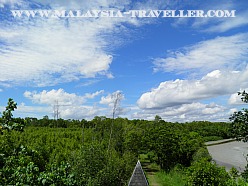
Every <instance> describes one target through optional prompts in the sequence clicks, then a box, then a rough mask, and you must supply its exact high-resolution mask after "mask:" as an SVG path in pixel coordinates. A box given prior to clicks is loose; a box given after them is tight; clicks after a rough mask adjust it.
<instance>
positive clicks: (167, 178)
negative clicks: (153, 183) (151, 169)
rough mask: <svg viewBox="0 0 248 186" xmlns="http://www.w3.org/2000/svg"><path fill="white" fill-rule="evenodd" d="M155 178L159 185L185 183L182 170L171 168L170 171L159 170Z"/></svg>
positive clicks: (181, 185)
mask: <svg viewBox="0 0 248 186" xmlns="http://www.w3.org/2000/svg"><path fill="white" fill-rule="evenodd" d="M155 178H156V180H157V182H158V183H160V185H161V186H183V185H185V184H186V175H185V173H184V171H183V170H180V169H173V170H171V171H170V172H164V171H159V172H157V173H156V174H155Z"/></svg>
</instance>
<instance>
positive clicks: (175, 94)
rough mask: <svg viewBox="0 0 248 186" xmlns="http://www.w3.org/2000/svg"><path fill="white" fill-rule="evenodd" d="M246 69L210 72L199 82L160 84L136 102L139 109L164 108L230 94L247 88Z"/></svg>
mask: <svg viewBox="0 0 248 186" xmlns="http://www.w3.org/2000/svg"><path fill="white" fill-rule="evenodd" d="M247 79H248V69H246V70H244V71H239V72H238V71H231V72H229V71H222V72H221V71H219V70H216V71H212V72H211V73H208V74H207V75H206V76H204V77H202V78H201V79H200V80H179V79H177V80H175V81H165V82H162V83H160V85H159V86H158V87H157V88H154V89H152V90H151V91H150V92H146V93H144V94H143V95H141V97H140V98H139V100H138V101H137V104H138V106H139V107H140V108H141V109H156V108H166V107H171V106H175V105H181V104H185V103H191V102H194V101H197V100H203V99H208V98H214V97H218V96H221V95H226V94H231V93H233V92H234V91H235V90H239V89H242V88H243V87H247V86H248V82H247Z"/></svg>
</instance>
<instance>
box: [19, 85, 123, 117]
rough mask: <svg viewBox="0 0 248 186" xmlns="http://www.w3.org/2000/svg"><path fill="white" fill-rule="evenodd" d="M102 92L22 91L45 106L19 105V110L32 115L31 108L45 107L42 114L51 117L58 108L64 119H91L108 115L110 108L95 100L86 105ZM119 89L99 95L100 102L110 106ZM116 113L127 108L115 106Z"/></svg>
mask: <svg viewBox="0 0 248 186" xmlns="http://www.w3.org/2000/svg"><path fill="white" fill-rule="evenodd" d="M103 93H104V90H100V91H96V92H93V93H85V94H84V95H82V96H81V95H76V94H75V93H68V92H65V91H64V90H63V89H58V90H55V89H52V90H50V91H47V90H43V91H41V92H36V91H33V92H30V91H26V92H24V97H26V98H28V99H30V100H32V101H33V103H37V104H45V105H47V107H45V106H44V107H37V106H25V105H21V107H20V109H19V108H18V110H19V111H22V112H24V111H25V110H26V112H27V114H30V113H31V115H32V108H33V109H34V111H37V112H40V111H39V109H40V108H46V114H44V110H43V112H40V113H43V114H42V115H49V116H52V117H53V113H54V109H58V112H59V117H61V118H64V119H83V118H84V119H92V118H93V117H94V116H96V115H108V114H109V113H110V111H111V112H112V108H111V109H109V107H108V108H106V107H100V106H98V105H97V101H95V103H94V104H91V105H90V106H89V105H87V101H88V99H94V98H96V97H97V96H99V95H101V94H103ZM118 93H120V91H116V92H114V93H112V94H108V95H107V96H106V97H104V96H102V97H101V101H100V102H101V103H102V104H107V105H108V106H112V105H113V102H112V101H114V100H115V97H116V95H117V94H118ZM122 99H124V96H123V95H122V94H121V96H120V100H122ZM117 111H118V114H123V113H124V112H125V113H126V112H127V109H122V108H120V107H119V105H118V108H117Z"/></svg>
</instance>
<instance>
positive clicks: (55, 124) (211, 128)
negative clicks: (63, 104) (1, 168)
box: [0, 116, 233, 141]
mask: <svg viewBox="0 0 248 186" xmlns="http://www.w3.org/2000/svg"><path fill="white" fill-rule="evenodd" d="M115 120H116V121H117V122H118V121H121V122H124V123H125V124H126V125H127V124H128V125H140V126H142V125H144V124H145V125H146V124H149V123H150V124H153V123H154V122H156V121H160V122H164V123H167V124H172V125H182V126H183V127H185V128H186V129H187V130H189V131H190V132H197V133H198V134H199V135H200V136H201V137H203V140H204V141H215V140H221V139H227V138H230V137H233V136H232V132H231V127H232V124H231V122H209V121H192V122H186V123H177V122H176V123H171V122H166V121H164V120H162V119H161V118H160V117H159V116H155V118H154V120H153V121H147V120H139V119H134V120H129V119H127V118H117V119H115ZM14 121H15V122H16V123H22V124H25V125H26V126H28V127H50V128H94V127H96V126H97V125H98V124H100V123H101V125H106V124H107V123H111V119H110V118H106V117H105V116H96V117H94V119H92V120H85V119H82V120H74V119H68V120H65V119H61V118H60V119H57V120H54V119H49V117H48V116H44V117H43V118H42V119H37V118H30V117H26V118H14ZM0 123H1V118H0ZM107 125H108V124H107Z"/></svg>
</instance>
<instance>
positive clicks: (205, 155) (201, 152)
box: [193, 147, 212, 162]
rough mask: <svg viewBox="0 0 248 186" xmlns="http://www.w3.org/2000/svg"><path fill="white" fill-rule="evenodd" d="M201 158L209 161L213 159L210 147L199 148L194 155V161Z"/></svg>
mask: <svg viewBox="0 0 248 186" xmlns="http://www.w3.org/2000/svg"><path fill="white" fill-rule="evenodd" d="M201 159H206V160H207V161H211V160H212V157H211V156H210V154H209V152H208V149H207V148H206V147H201V148H199V149H198V150H197V151H196V152H195V154H194V155H193V161H194V162H197V161H200V160H201Z"/></svg>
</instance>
